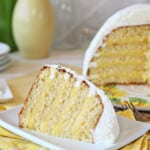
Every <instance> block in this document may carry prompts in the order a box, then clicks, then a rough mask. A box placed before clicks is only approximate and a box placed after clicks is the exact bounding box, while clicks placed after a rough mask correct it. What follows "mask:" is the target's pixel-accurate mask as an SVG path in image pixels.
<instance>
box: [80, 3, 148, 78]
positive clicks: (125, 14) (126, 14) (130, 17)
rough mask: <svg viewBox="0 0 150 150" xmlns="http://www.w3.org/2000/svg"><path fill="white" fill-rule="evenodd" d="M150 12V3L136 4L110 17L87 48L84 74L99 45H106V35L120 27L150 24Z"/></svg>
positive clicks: (86, 72)
mask: <svg viewBox="0 0 150 150" xmlns="http://www.w3.org/2000/svg"><path fill="white" fill-rule="evenodd" d="M149 13H150V4H134V5H132V6H129V7H126V8H124V9H121V10H120V11H118V12H116V13H115V14H114V15H112V16H111V17H110V18H108V20H107V21H106V22H105V23H104V25H103V26H102V27H101V28H100V30H99V31H98V32H97V33H96V35H95V37H94V38H93V40H92V41H91V43H90V45H89V47H88V49H87V50H86V53H85V56H84V62H83V72H82V73H83V76H84V77H85V78H87V76H88V75H87V74H88V67H89V63H90V61H91V59H92V58H93V55H94V54H95V52H96V51H97V50H98V49H99V47H103V46H105V37H107V35H108V34H110V33H111V32H112V31H113V30H114V29H115V30H117V28H120V27H125V26H137V25H141V26H142V25H146V24H150V18H149Z"/></svg>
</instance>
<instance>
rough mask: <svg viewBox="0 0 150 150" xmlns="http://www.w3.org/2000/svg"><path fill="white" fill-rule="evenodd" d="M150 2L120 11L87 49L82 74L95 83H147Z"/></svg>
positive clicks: (149, 72)
mask: <svg viewBox="0 0 150 150" xmlns="http://www.w3.org/2000/svg"><path fill="white" fill-rule="evenodd" d="M149 56H150V4H137V5H134V6H130V7H128V8H125V9H123V10H120V11H119V12H117V13H116V14H114V15H113V16H112V17H110V18H109V19H108V20H107V21H106V22H105V24H104V25H103V26H102V28H101V29H100V30H99V31H98V33H97V34H96V36H95V37H94V39H93V41H92V42H91V44H90V46H89V48H88V49H87V51H86V54H85V59H84V65H83V75H84V76H85V77H86V78H88V79H89V80H90V81H92V82H93V83H94V84H96V85H97V86H101V85H108V84H150V59H149Z"/></svg>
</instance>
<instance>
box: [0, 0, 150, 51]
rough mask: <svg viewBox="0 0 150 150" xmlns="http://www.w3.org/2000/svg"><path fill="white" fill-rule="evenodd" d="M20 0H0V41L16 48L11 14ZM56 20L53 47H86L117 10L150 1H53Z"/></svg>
mask: <svg viewBox="0 0 150 150" xmlns="http://www.w3.org/2000/svg"><path fill="white" fill-rule="evenodd" d="M16 1H17V0H0V41H4V42H6V43H8V44H9V45H10V46H11V48H12V51H13V50H17V47H16V45H15V42H14V40H13V35H12V31H11V21H12V20H11V16H12V13H13V8H14V5H15V2H16ZM50 2H51V3H52V6H53V9H54V15H55V20H56V33H55V38H54V41H53V44H52V48H53V49H60V50H61V49H62V50H63V49H65V50H66V49H68V50H73V49H81V48H82V49H86V48H87V47H88V45H89V43H90V41H91V40H92V38H93V37H94V35H95V33H96V32H97V31H98V30H99V28H100V27H101V25H102V24H103V23H104V22H105V21H106V19H107V18H108V17H110V16H111V15H112V14H113V13H114V12H116V11H117V10H119V9H121V8H124V7H126V6H128V5H131V4H135V3H149V2H150V0H111V1H110V0H92V1H91V0H50Z"/></svg>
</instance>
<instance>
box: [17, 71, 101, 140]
mask: <svg viewBox="0 0 150 150" xmlns="http://www.w3.org/2000/svg"><path fill="white" fill-rule="evenodd" d="M65 75H66V73H65V72H63V71H61V70H59V71H56V72H55V75H54V71H51V69H50V68H46V69H44V70H43V71H42V72H41V74H40V76H39V79H38V80H37V81H36V83H35V84H34V86H33V89H32V90H31V93H30V95H29V97H28V99H27V103H26V105H25V106H24V110H23V112H22V113H20V116H19V118H20V123H21V126H22V127H24V128H28V129H31V130H38V131H40V132H44V133H46V134H49V135H54V136H58V137H65V138H71V139H77V140H83V141H87V142H93V139H92V130H93V129H94V128H95V127H96V124H97V123H98V120H99V118H100V115H101V113H102V110H103V108H102V107H103V106H102V105H100V97H99V96H98V95H90V94H89V87H88V86H87V84H86V83H85V82H82V83H80V85H79V86H77V79H76V78H74V77H73V76H72V75H69V78H68V77H67V76H66V77H65Z"/></svg>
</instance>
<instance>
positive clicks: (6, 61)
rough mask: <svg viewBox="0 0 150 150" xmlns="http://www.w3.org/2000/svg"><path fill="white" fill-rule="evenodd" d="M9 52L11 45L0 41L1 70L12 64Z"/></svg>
mask: <svg viewBox="0 0 150 150" xmlns="http://www.w3.org/2000/svg"><path fill="white" fill-rule="evenodd" d="M9 52H10V47H9V46H8V45H7V44H5V43H1V42H0V71H2V70H3V69H6V68H7V67H8V66H9V65H10V58H9Z"/></svg>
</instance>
